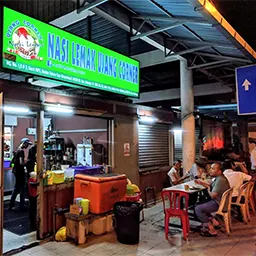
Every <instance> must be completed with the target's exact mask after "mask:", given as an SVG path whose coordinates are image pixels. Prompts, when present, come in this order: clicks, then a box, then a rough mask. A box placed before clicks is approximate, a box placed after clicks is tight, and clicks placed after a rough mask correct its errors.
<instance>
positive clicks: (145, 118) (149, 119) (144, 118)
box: [139, 116, 156, 124]
mask: <svg viewBox="0 0 256 256" xmlns="http://www.w3.org/2000/svg"><path fill="white" fill-rule="evenodd" d="M139 119H140V122H143V123H149V124H152V123H155V121H156V119H155V118H154V117H152V116H140V118H139Z"/></svg>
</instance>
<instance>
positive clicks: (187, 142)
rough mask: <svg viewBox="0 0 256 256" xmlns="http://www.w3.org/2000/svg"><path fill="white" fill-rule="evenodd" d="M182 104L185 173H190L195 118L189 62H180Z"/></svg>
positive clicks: (193, 154)
mask: <svg viewBox="0 0 256 256" xmlns="http://www.w3.org/2000/svg"><path fill="white" fill-rule="evenodd" d="M180 102H181V118H182V121H181V123H182V131H183V132H182V160H183V169H184V171H186V172H187V171H189V170H190V168H191V167H192V164H193V163H194V162H195V154H196V143H195V117H194V91H193V73H192V70H188V69H187V61H186V60H184V61H183V60H182V61H180Z"/></svg>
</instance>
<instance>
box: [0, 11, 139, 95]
mask: <svg viewBox="0 0 256 256" xmlns="http://www.w3.org/2000/svg"><path fill="white" fill-rule="evenodd" d="M3 13H4V15H3V41H2V47H3V49H2V50H3V59H2V66H3V68H7V69H12V70H16V71H20V72H25V73H28V74H33V75H36V76H40V77H45V78H47V79H54V80H58V81H61V83H62V84H65V85H68V86H71V87H77V86H82V87H89V88H93V89H99V90H104V91H108V92H113V93H118V94H122V95H126V96H130V97H138V96H139V62H138V61H136V60H133V59H131V58H128V57H126V56H124V55H121V54H119V53H116V52H114V51H111V50H109V49H106V48H104V47H102V46H99V45H97V44H94V43H92V42H90V41H87V40H85V39H82V38H80V37H77V36H75V35H73V34H70V33H67V32H65V31H63V30H61V29H58V28H56V27H53V26H51V25H48V24H45V23H43V22H41V21H38V20H35V19H33V18H30V17H28V16H26V15H24V14H21V13H19V12H16V11H14V10H11V9H9V8H7V7H4V10H3Z"/></svg>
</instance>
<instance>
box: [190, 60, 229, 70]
mask: <svg viewBox="0 0 256 256" xmlns="http://www.w3.org/2000/svg"><path fill="white" fill-rule="evenodd" d="M226 62H230V60H218V61H213V62H208V63H205V64H199V65H194V66H190V67H188V69H202V68H205V67H209V66H216V65H219V64H223V63H226Z"/></svg>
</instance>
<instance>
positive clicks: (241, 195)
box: [232, 182, 249, 224]
mask: <svg viewBox="0 0 256 256" xmlns="http://www.w3.org/2000/svg"><path fill="white" fill-rule="evenodd" d="M248 195H249V182H246V183H245V184H243V185H242V186H241V187H240V188H239V191H238V197H237V200H236V202H232V205H236V206H238V207H239V208H240V210H241V213H242V216H243V220H244V223H245V224H247V223H248V220H249V219H248V209H249V206H248Z"/></svg>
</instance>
